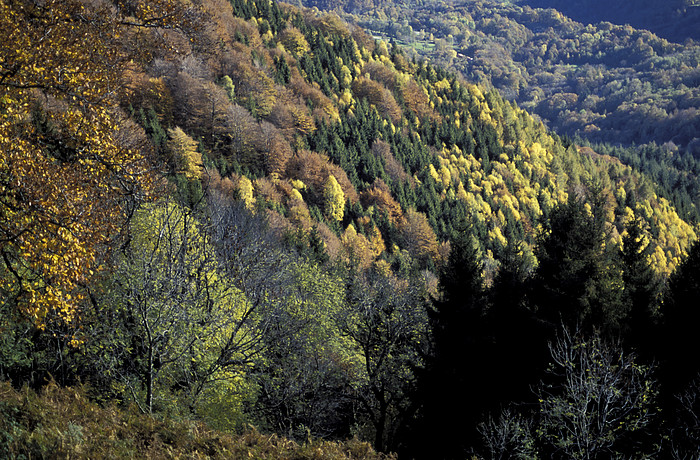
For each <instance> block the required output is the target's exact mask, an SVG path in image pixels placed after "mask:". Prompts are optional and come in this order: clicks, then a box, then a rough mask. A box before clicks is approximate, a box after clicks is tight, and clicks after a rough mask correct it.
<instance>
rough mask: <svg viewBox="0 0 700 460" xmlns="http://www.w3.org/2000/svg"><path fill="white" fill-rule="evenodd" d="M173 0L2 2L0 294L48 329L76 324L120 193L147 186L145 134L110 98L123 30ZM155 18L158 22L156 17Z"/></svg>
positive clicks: (122, 60)
mask: <svg viewBox="0 0 700 460" xmlns="http://www.w3.org/2000/svg"><path fill="white" fill-rule="evenodd" d="M169 3H170V2H168V1H166V0H157V1H155V2H138V1H137V2H133V5H132V8H131V9H130V10H129V12H128V14H129V17H128V18H126V17H125V16H124V17H122V16H119V15H125V14H126V12H125V11H121V10H119V9H110V8H108V7H106V6H100V5H103V4H102V3H99V2H97V3H94V4H88V3H87V2H80V1H77V0H46V1H43V2H26V1H2V2H0V152H1V153H0V203H1V204H0V297H1V298H2V299H3V301H2V302H3V306H4V307H6V308H8V307H9V308H11V309H14V310H19V311H21V312H23V313H24V314H26V315H28V316H29V317H30V318H32V319H33V320H34V321H35V323H36V325H37V326H38V327H43V326H44V325H45V323H46V321H47V316H48V315H50V314H51V315H52V316H57V317H58V318H60V319H61V320H63V321H64V322H71V321H72V320H74V319H75V317H76V315H77V307H78V304H79V303H80V300H81V299H82V297H83V294H82V291H81V289H80V288H79V285H80V284H82V283H83V282H84V281H85V280H86V279H87V278H89V277H90V275H91V274H92V270H93V269H94V265H95V261H96V258H97V253H98V250H99V248H100V246H101V245H102V244H103V243H104V242H105V241H106V240H107V239H108V238H109V236H110V235H112V233H113V232H114V230H115V229H116V228H117V227H118V226H119V225H120V223H119V221H120V219H119V217H120V216H121V212H120V207H119V203H120V201H122V199H123V197H124V195H125V194H129V195H131V196H142V194H143V192H144V191H148V189H149V179H148V178H149V175H148V174H145V171H146V168H145V167H144V159H143V156H142V154H141V153H140V152H139V149H138V147H139V146H140V145H145V137H144V135H143V131H142V130H140V129H137V128H136V127H134V126H133V125H131V126H129V125H128V124H127V123H125V122H124V120H126V118H125V117H123V116H122V115H119V111H118V110H117V109H116V106H117V105H116V103H115V102H114V95H115V93H114V88H117V87H119V83H120V79H121V76H122V72H123V70H124V69H125V68H126V63H127V62H129V60H131V59H132V58H134V57H135V56H134V55H127V54H126V50H129V49H132V50H135V49H137V48H138V47H136V46H131V47H129V46H125V45H126V43H123V41H124V40H127V38H126V37H127V36H128V35H129V34H127V33H122V32H123V30H122V29H123V28H127V27H130V26H131V25H135V26H139V25H145V24H147V23H148V25H149V26H157V25H159V24H160V23H162V18H165V17H167V18H174V17H175V13H176V9H175V8H170V9H169V10H168V12H167V14H156V13H157V12H158V10H159V8H161V7H167V6H168V5H169ZM158 18H161V19H158Z"/></svg>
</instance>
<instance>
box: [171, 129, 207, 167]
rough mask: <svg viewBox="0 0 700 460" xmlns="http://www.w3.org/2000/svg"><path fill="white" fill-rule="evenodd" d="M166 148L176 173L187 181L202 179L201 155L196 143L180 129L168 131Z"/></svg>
mask: <svg viewBox="0 0 700 460" xmlns="http://www.w3.org/2000/svg"><path fill="white" fill-rule="evenodd" d="M168 137H169V138H170V139H168V142H167V143H166V148H167V149H168V150H169V151H170V155H171V157H172V159H173V162H174V163H175V167H176V168H177V171H178V172H181V173H183V174H184V175H185V176H187V178H189V179H198V178H200V177H202V170H203V165H202V154H201V153H199V152H198V151H197V142H196V141H195V140H194V139H192V138H191V137H190V136H188V135H187V133H185V132H184V131H183V130H182V129H180V127H179V126H178V127H175V128H173V129H169V130H168Z"/></svg>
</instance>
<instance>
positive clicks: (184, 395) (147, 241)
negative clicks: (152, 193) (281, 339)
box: [89, 201, 252, 413]
mask: <svg viewBox="0 0 700 460" xmlns="http://www.w3.org/2000/svg"><path fill="white" fill-rule="evenodd" d="M113 263H114V272H113V275H112V278H111V281H110V283H109V284H108V285H107V286H105V291H104V295H103V297H102V296H101V297H102V298H101V299H100V300H101V301H100V302H99V303H98V305H99V310H97V311H96V313H95V318H94V321H95V322H94V324H92V325H91V329H90V333H91V334H92V337H91V338H90V340H89V342H90V344H91V345H90V348H89V351H90V352H91V353H93V354H92V359H94V361H95V364H94V365H95V366H96V367H97V368H98V370H99V371H101V372H102V373H104V374H107V376H108V378H110V379H113V381H114V383H115V384H116V385H117V386H118V387H120V388H122V389H123V392H124V393H125V394H123V395H122V397H128V398H130V399H132V400H133V401H134V402H136V403H137V404H138V405H139V407H141V409H142V410H143V411H145V412H149V413H150V412H153V411H154V410H156V409H161V410H162V409H164V408H168V407H169V406H171V405H172V404H174V403H175V401H174V400H175V399H176V398H179V399H180V400H181V401H180V403H181V404H183V405H184V406H185V407H189V408H190V410H194V409H195V408H196V406H197V404H198V402H199V398H200V396H201V395H202V394H203V393H204V392H205V390H207V389H208V388H209V387H210V386H212V385H216V384H217V382H220V381H224V380H233V379H234V378H236V377H238V376H239V375H240V373H241V372H243V371H244V370H245V366H246V365H248V364H250V362H251V361H250V359H251V358H250V351H251V341H252V339H251V335H250V334H249V330H250V323H251V321H250V315H249V307H250V304H249V303H248V302H247V300H246V299H245V296H244V295H243V294H242V293H241V291H240V290H238V289H236V288H235V287H234V286H233V285H232V284H231V283H230V281H228V280H227V279H226V277H225V274H224V273H223V272H222V270H221V267H220V264H219V262H218V258H217V256H216V253H215V251H214V248H213V246H212V243H211V241H210V238H209V236H208V235H207V233H206V230H205V228H204V227H203V226H202V225H201V223H200V222H198V221H197V219H195V217H194V215H193V214H192V213H191V212H188V211H187V210H185V209H183V208H181V207H179V206H178V205H175V204H172V203H169V202H167V201H166V202H163V203H157V204H154V205H147V206H144V207H143V208H142V209H141V210H139V211H138V212H137V214H136V216H135V218H134V220H133V222H132V224H131V239H130V241H129V242H128V243H127V245H126V247H125V248H124V249H123V250H122V251H119V252H118V253H117V254H115V258H114V261H113ZM173 388H179V391H178V392H173V391H172V390H173Z"/></svg>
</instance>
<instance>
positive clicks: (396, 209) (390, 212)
mask: <svg viewBox="0 0 700 460" xmlns="http://www.w3.org/2000/svg"><path fill="white" fill-rule="evenodd" d="M361 200H362V205H363V206H364V207H365V208H368V207H370V206H374V207H375V208H377V211H379V212H385V213H386V214H387V216H388V217H389V221H391V222H392V223H393V224H397V223H398V222H400V221H401V220H402V219H403V212H402V211H401V205H400V204H399V203H398V202H397V201H396V200H395V199H394V197H393V196H391V191H390V190H389V186H388V185H386V183H385V182H384V181H383V180H381V179H376V180H375V181H374V184H372V187H371V188H368V189H366V190H364V191H363V192H362V193H361Z"/></svg>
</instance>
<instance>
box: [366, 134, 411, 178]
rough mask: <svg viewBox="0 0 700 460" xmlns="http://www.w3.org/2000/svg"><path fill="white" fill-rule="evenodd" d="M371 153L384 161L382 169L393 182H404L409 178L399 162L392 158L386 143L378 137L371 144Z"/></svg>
mask: <svg viewBox="0 0 700 460" xmlns="http://www.w3.org/2000/svg"><path fill="white" fill-rule="evenodd" d="M372 153H373V154H374V155H375V156H376V157H378V158H381V159H382V160H383V161H384V170H385V171H386V173H387V174H388V175H389V177H391V180H393V181H394V182H406V181H407V180H409V177H410V176H409V175H408V174H407V173H406V170H405V169H403V166H402V165H401V163H399V162H398V161H397V160H396V158H394V155H392V153H391V147H390V146H389V144H388V143H386V142H384V141H382V140H379V139H377V140H375V141H374V144H372Z"/></svg>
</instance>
